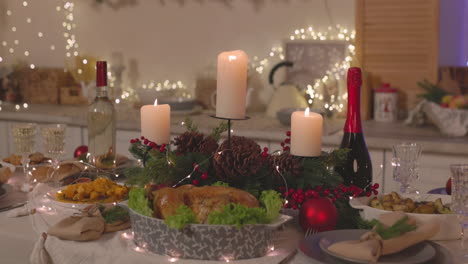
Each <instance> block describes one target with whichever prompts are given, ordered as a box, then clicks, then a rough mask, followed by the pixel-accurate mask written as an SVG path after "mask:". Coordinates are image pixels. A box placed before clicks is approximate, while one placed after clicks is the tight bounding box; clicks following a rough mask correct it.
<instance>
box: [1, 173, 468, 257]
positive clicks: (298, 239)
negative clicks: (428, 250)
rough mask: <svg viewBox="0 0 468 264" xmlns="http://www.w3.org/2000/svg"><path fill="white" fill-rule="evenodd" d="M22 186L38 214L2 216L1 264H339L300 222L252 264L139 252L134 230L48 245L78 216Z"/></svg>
mask: <svg viewBox="0 0 468 264" xmlns="http://www.w3.org/2000/svg"><path fill="white" fill-rule="evenodd" d="M22 181H23V175H22V173H20V172H19V171H17V172H16V173H15V174H14V176H13V177H12V178H11V179H10V180H9V184H10V185H11V186H13V190H12V192H13V193H15V192H16V194H17V195H25V196H27V203H26V205H24V206H25V207H27V208H29V210H30V209H35V213H34V214H29V215H26V216H19V217H13V216H12V213H11V212H13V210H20V209H21V208H24V207H18V208H14V209H11V210H4V211H1V212H0V263H35V264H36V263H37V264H48V263H67V264H75V263H77V264H78V263H131V262H134V263H174V262H176V263H182V264H192V263H193V264H198V263H200V264H201V263H225V262H234V263H240V264H251V263H252V264H253V263H260V264H261V263H268V264H273V263H279V264H280V263H281V264H282V263H289V264H305V263H319V264H323V263H339V262H337V260H336V259H334V258H331V257H329V256H324V254H323V252H321V250H320V248H319V247H318V245H317V244H318V240H319V239H320V236H321V234H324V233H317V234H312V235H311V236H308V237H305V234H304V232H303V231H302V230H301V228H300V226H299V224H298V221H297V219H294V220H293V221H290V222H289V223H288V224H286V225H285V226H283V227H282V228H281V229H280V230H278V232H277V233H276V235H275V238H274V243H275V249H274V250H273V251H271V252H269V253H268V254H267V256H265V257H262V258H256V259H249V260H231V261H230V260H223V261H205V260H188V259H177V258H173V257H168V256H161V255H157V254H154V253H150V252H147V251H145V250H143V249H141V248H139V247H137V246H136V245H135V244H134V243H133V241H132V239H131V236H132V232H131V229H127V230H123V231H118V232H114V233H108V234H104V235H103V236H102V237H101V238H99V239H98V240H95V241H87V242H77V241H65V240H61V239H59V238H56V237H53V236H47V238H46V239H44V236H43V234H44V233H45V232H46V231H47V228H48V227H49V226H50V225H53V224H54V223H56V222H58V221H59V220H60V219H63V218H64V217H66V216H68V215H72V214H73V213H74V212H77V210H76V209H73V208H61V207H60V206H54V204H53V203H50V201H48V202H44V201H45V200H44V199H46V198H47V197H46V195H44V193H46V192H44V191H39V192H37V193H38V194H39V196H37V195H36V196H35V192H36V191H37V190H40V189H41V188H45V187H46V186H41V185H40V184H39V185H37V186H36V187H35V188H34V189H33V191H32V192H30V193H21V190H20V189H19V186H20V184H21V182H22ZM3 199H5V198H3ZM46 200H47V199H46ZM0 204H1V199H0ZM431 243H432V245H433V246H434V247H435V248H436V249H437V254H438V255H437V257H436V258H435V259H434V260H432V261H431V262H430V263H437V264H449V263H465V262H460V261H456V260H455V256H458V255H460V254H461V253H462V248H461V243H460V240H450V241H433V242H431ZM40 249H46V251H47V253H48V255H49V257H50V259H49V262H44V261H42V260H40V259H39V258H40V254H39V255H38V250H40ZM343 263H345V262H343ZM466 263H468V262H466Z"/></svg>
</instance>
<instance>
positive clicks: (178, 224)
mask: <svg viewBox="0 0 468 264" xmlns="http://www.w3.org/2000/svg"><path fill="white" fill-rule="evenodd" d="M164 222H165V223H166V225H168V226H169V227H170V228H174V229H178V230H180V229H183V228H184V227H185V226H186V225H188V224H196V223H197V218H196V217H195V214H194V213H193V211H192V210H191V209H190V208H189V207H187V206H186V205H181V206H179V208H177V210H176V213H175V214H174V215H170V216H168V217H166V219H165V220H164Z"/></svg>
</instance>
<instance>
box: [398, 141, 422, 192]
mask: <svg viewBox="0 0 468 264" xmlns="http://www.w3.org/2000/svg"><path fill="white" fill-rule="evenodd" d="M421 151H422V148H421V146H420V145H418V144H416V143H411V142H405V143H400V144H397V145H394V146H393V159H392V166H393V179H394V180H395V181H397V182H399V183H400V184H401V185H400V191H401V192H402V193H415V194H419V190H417V189H416V188H414V187H413V186H412V183H413V182H414V181H415V180H417V179H419V171H418V166H419V163H418V161H419V157H420V156H421Z"/></svg>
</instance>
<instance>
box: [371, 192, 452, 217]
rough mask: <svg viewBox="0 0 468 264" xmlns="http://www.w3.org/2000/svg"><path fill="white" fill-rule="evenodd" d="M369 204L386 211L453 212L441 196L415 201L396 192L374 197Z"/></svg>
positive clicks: (416, 212) (417, 212)
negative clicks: (433, 199)
mask: <svg viewBox="0 0 468 264" xmlns="http://www.w3.org/2000/svg"><path fill="white" fill-rule="evenodd" d="M369 206H371V207H374V208H377V209H381V210H386V211H403V212H406V213H415V214H452V213H453V212H452V211H451V210H450V208H449V207H448V206H447V205H444V204H443V203H442V200H441V199H440V198H437V200H435V201H434V202H427V201H426V202H415V201H413V200H411V199H410V198H406V199H405V198H402V197H400V196H399V195H398V194H397V193H396V192H392V193H391V194H386V195H385V196H384V197H383V198H382V199H379V198H377V197H374V198H373V199H372V200H370V202H369Z"/></svg>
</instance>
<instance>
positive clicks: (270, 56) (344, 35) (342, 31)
mask: <svg viewBox="0 0 468 264" xmlns="http://www.w3.org/2000/svg"><path fill="white" fill-rule="evenodd" d="M22 5H23V6H24V7H29V3H28V1H23V2H22ZM74 7H75V3H74V1H68V0H62V5H59V6H56V7H55V10H56V11H57V12H60V11H63V15H64V21H63V22H62V26H63V28H64V33H63V36H64V38H65V50H66V52H65V56H66V58H67V59H68V58H71V57H72V55H73V56H78V54H79V51H78V47H79V45H78V43H77V39H76V37H75V34H74V29H76V24H75V23H74ZM6 14H7V15H8V16H11V15H12V14H13V12H12V11H11V10H7V11H6ZM26 21H27V22H28V23H31V21H32V20H31V18H29V17H28V18H26ZM11 31H13V32H16V31H17V27H16V26H12V27H11ZM37 34H38V37H39V38H43V37H44V33H43V32H38V33H37ZM355 35H356V33H355V31H354V30H350V29H347V28H345V27H342V26H340V25H336V26H335V27H334V28H333V27H331V26H329V27H328V30H327V31H316V30H315V29H314V28H313V27H312V26H309V27H305V28H297V29H295V30H294V31H293V32H292V34H291V35H290V37H289V39H290V40H292V41H295V40H308V39H309V40H319V41H326V40H334V39H339V40H344V41H348V42H350V43H349V45H348V48H347V53H348V54H347V55H346V57H345V59H344V60H343V62H339V63H335V66H334V67H333V68H332V69H331V70H329V71H328V72H327V74H326V75H325V76H324V77H327V78H320V79H318V80H316V81H315V83H313V85H311V87H312V88H310V89H309V88H307V91H306V94H307V95H308V97H309V98H307V102H308V104H309V105H312V104H313V103H314V99H317V100H320V101H323V100H324V96H323V95H322V94H319V93H318V92H317V91H316V90H317V88H318V87H320V85H325V82H327V81H328V80H329V79H333V80H339V79H340V78H342V77H343V76H344V72H345V71H346V69H347V68H349V67H350V63H351V62H352V60H353V57H354V56H355V46H354V45H353V43H351V42H352V41H353V40H354V39H355ZM15 44H16V45H18V43H15ZM2 45H3V46H4V47H7V46H8V43H7V42H6V41H3V42H2ZM55 49H56V46H55V45H51V46H50V50H52V51H53V50H55ZM14 51H15V50H14V49H13V48H11V47H10V48H9V52H10V53H12V54H13V53H14ZM24 54H25V56H29V55H30V52H29V51H25V52H24ZM284 59H285V53H284V49H283V48H282V47H281V46H273V47H272V48H271V50H270V51H269V52H267V56H265V58H259V57H258V56H254V57H253V60H252V61H250V63H249V67H250V68H251V69H253V70H255V71H256V72H257V73H258V74H263V73H264V71H265V69H267V68H268V67H269V66H270V65H271V64H272V60H284ZM4 60H5V59H4V58H1V60H0V62H2V61H4ZM82 63H83V64H87V61H86V60H83V61H82ZM34 67H35V66H34V64H31V68H34ZM114 82H115V77H113V78H112V79H111V78H110V79H109V83H110V86H111V87H113V86H114ZM140 87H141V88H143V89H152V90H156V91H158V92H169V91H171V90H176V89H177V90H180V92H178V94H177V96H178V97H181V98H191V97H192V95H191V93H190V92H189V91H188V89H187V85H185V84H184V83H182V82H181V81H169V80H165V81H161V82H157V81H154V80H151V81H149V82H147V83H142V84H141V86H140ZM121 88H122V91H123V92H122V94H121V95H120V96H119V97H120V99H119V101H120V100H131V99H135V98H136V90H135V88H134V87H129V86H126V85H122V87H121ZM345 99H347V95H346V94H343V95H341V96H339V97H338V100H335V101H334V102H324V103H328V106H329V107H328V108H329V109H330V108H331V109H337V110H338V111H341V110H342V108H343V107H342V103H341V100H345Z"/></svg>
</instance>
